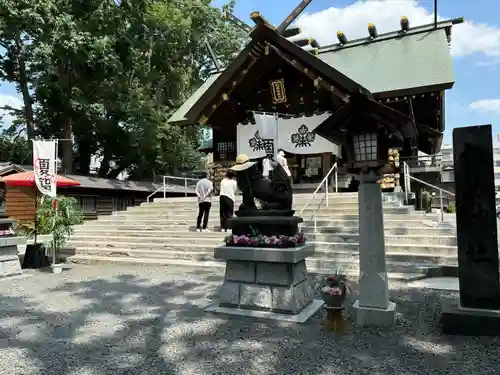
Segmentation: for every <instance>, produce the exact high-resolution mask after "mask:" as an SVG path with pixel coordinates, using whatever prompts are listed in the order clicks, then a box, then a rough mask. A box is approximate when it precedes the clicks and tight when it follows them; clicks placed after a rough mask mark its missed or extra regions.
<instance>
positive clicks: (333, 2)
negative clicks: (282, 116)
mask: <svg viewBox="0 0 500 375" xmlns="http://www.w3.org/2000/svg"><path fill="white" fill-rule="evenodd" d="M225 2H226V1H225V0H216V1H214V5H216V6H222V4H224V3H225ZM298 3H299V0H293V1H271V0H236V8H235V14H236V16H237V17H239V18H240V19H242V20H244V21H245V22H248V23H249V24H252V22H251V21H250V20H249V15H250V13H251V12H252V11H256V10H257V11H259V12H261V14H262V15H263V16H264V17H265V18H266V19H267V20H268V21H270V22H271V23H272V24H274V25H278V24H279V23H280V22H281V21H282V20H283V19H284V18H285V17H286V16H288V14H289V13H290V12H291V11H292V10H293V9H294V8H295V6H296V5H297V4H298ZM433 8H434V1H433V0H424V1H414V0H386V1H384V0H381V1H352V0H351V1H346V0H312V2H311V3H310V5H309V6H308V7H307V9H306V11H305V12H304V14H305V16H303V17H301V18H299V19H298V20H297V23H298V24H300V25H301V26H302V28H303V29H304V31H305V32H308V33H309V34H310V35H312V36H314V37H315V38H316V39H318V40H319V42H320V44H325V42H323V41H326V42H330V43H331V42H333V43H336V32H337V31H338V30H343V31H344V32H345V34H346V35H347V36H348V37H349V38H350V39H353V38H354V37H361V36H365V35H366V33H367V31H366V27H367V24H368V23H369V22H374V23H375V24H376V25H377V29H378V31H379V32H387V31H392V30H396V29H398V27H399V20H400V18H401V16H403V15H405V16H407V17H408V18H409V20H410V23H411V25H412V26H416V25H420V24H428V23H431V22H432V19H433V15H432V14H433ZM438 16H439V18H440V19H448V18H456V17H461V16H463V17H464V18H465V20H466V23H465V24H463V25H459V26H456V27H454V28H453V31H452V45H451V48H452V53H453V61H454V70H455V80H456V83H455V86H454V88H453V89H451V90H449V91H448V92H447V96H446V134H445V142H446V143H449V142H451V129H452V128H454V127H459V126H469V125H480V124H492V125H493V126H494V133H497V132H498V131H500V1H499V0H475V1H470V0H438Z"/></svg>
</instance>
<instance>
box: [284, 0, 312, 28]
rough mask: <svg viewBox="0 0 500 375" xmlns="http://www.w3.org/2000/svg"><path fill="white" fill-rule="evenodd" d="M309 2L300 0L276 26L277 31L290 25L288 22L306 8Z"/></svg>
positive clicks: (309, 0) (308, 0)
mask: <svg viewBox="0 0 500 375" xmlns="http://www.w3.org/2000/svg"><path fill="white" fill-rule="evenodd" d="M310 3H311V0H302V1H301V2H300V3H299V5H297V6H296V7H295V9H294V10H292V13H290V14H289V15H288V17H287V18H285V19H284V20H283V22H281V24H280V25H279V26H278V32H279V33H280V34H281V33H283V31H285V29H286V28H287V27H288V26H290V24H291V23H292V22H293V21H294V20H295V19H296V18H297V17H298V16H299V15H300V13H302V12H303V11H304V9H306V7H307V6H308V5H309V4H310Z"/></svg>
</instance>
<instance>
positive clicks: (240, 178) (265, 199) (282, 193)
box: [231, 154, 293, 216]
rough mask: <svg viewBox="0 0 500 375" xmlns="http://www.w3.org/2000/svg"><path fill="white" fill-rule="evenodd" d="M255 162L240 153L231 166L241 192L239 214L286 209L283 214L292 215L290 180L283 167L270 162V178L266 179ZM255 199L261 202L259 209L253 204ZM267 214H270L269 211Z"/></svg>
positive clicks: (257, 213)
mask: <svg viewBox="0 0 500 375" xmlns="http://www.w3.org/2000/svg"><path fill="white" fill-rule="evenodd" d="M256 164H257V162H255V161H250V159H249V158H248V155H245V154H240V155H238V157H237V158H236V164H235V165H234V166H233V167H231V169H232V170H233V171H235V172H236V180H237V183H238V189H240V191H241V192H242V195H243V203H242V204H241V205H240V208H239V210H240V211H241V214H245V212H244V211H248V212H247V213H248V215H249V216H250V215H252V212H253V213H255V215H259V214H260V215H266V213H264V211H272V210H273V211H281V213H282V214H283V211H288V212H287V213H286V214H284V215H285V216H291V215H293V211H291V210H292V200H293V198H292V182H291V179H290V177H289V176H288V175H287V173H286V172H285V170H284V169H283V167H282V166H281V165H280V164H278V163H276V162H271V167H272V168H273V169H272V178H271V180H267V179H265V178H263V177H262V175H261V173H260V171H259V169H258V166H257V165H256ZM255 199H258V200H259V201H261V202H262V207H261V209H260V210H258V209H257V206H256V205H255ZM268 214H271V213H270V212H269V213H268Z"/></svg>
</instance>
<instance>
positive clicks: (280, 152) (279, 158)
mask: <svg viewBox="0 0 500 375" xmlns="http://www.w3.org/2000/svg"><path fill="white" fill-rule="evenodd" d="M276 161H277V162H278V164H280V165H281V166H282V167H283V169H284V170H285V173H286V174H287V176H288V177H292V173H291V172H290V168H288V161H287V160H286V158H285V152H284V151H283V150H281V149H280V150H278V155H276Z"/></svg>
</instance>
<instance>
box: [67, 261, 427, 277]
mask: <svg viewBox="0 0 500 375" xmlns="http://www.w3.org/2000/svg"><path fill="white" fill-rule="evenodd" d="M67 261H68V262H72V263H78V264H108V263H119V264H153V265H165V266H169V265H176V266H186V267H190V268H191V267H202V268H204V269H206V268H217V269H221V268H224V267H225V264H224V263H223V262H219V261H192V260H183V259H155V258H132V257H119V256H116V257H115V256H113V257H108V256H95V255H72V256H69V257H68V258H67ZM308 271H309V273H310V274H311V275H314V274H318V275H331V274H332V273H334V271H335V270H333V271H332V270H331V269H321V268H320V269H315V268H310V269H308ZM346 276H347V277H348V278H349V279H351V280H353V281H354V280H356V279H357V278H358V276H359V272H357V271H356V272H352V271H351V272H349V273H347V275H346ZM387 276H388V278H389V280H390V281H395V282H396V281H397V282H400V281H413V280H419V279H423V278H425V277H426V274H425V273H420V272H415V273H393V272H388V273H387Z"/></svg>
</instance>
